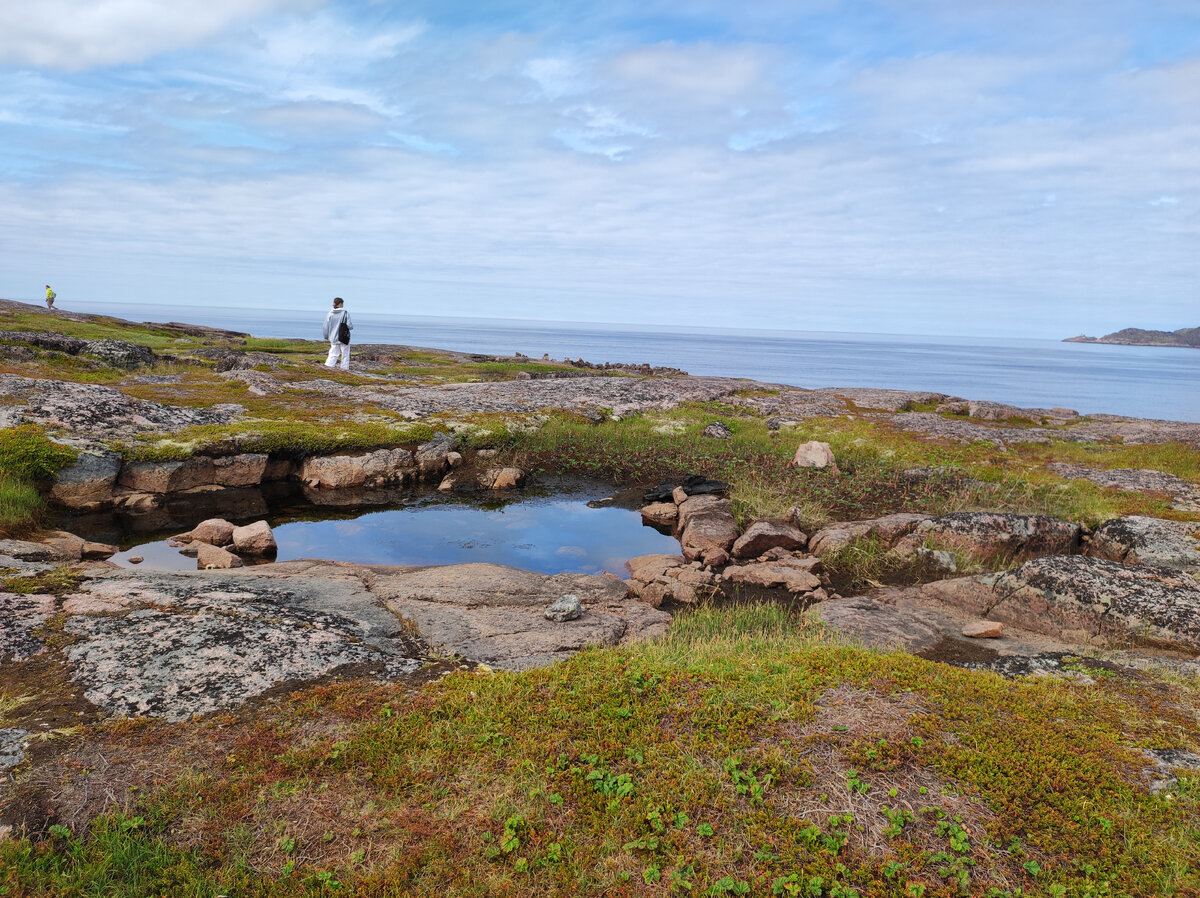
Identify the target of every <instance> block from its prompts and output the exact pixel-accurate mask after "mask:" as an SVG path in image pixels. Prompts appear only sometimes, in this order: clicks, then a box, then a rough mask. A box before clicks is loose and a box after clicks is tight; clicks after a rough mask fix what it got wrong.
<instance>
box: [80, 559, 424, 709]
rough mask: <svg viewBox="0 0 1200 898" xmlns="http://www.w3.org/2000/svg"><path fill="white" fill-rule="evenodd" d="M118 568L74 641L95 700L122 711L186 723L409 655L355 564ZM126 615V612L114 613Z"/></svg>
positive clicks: (100, 584) (100, 587)
mask: <svg viewBox="0 0 1200 898" xmlns="http://www.w3.org/2000/svg"><path fill="white" fill-rule="evenodd" d="M299 568H300V569H299V570H298V571H297V570H296V569H295V568H293V569H291V570H290V571H288V572H287V573H288V574H289V575H288V576H261V575H256V574H253V573H249V572H251V571H261V570H262V569H261V568H260V569H247V568H242V569H240V570H237V571H221V572H200V573H190V574H186V573H185V574H165V573H148V572H147V573H144V572H140V571H139V572H137V573H133V572H129V571H121V572H112V573H109V574H105V575H103V576H101V577H98V578H96V579H94V580H90V581H88V582H86V583H85V584H83V586H82V587H81V588H80V591H79V593H77V594H76V596H75V597H74V598H73V602H74V606H73V607H74V609H75V611H76V613H74V614H73V615H72V616H71V617H69V618H68V620H67V622H66V625H65V629H66V632H67V633H68V634H69V635H71V636H74V637H76V641H75V642H73V643H72V644H70V645H69V646H67V647H66V648H65V655H66V659H67V662H68V664H69V665H70V666H71V669H72V676H73V677H74V678H75V679H76V680H77V681H79V682H80V683H81V684H82V685H83V687H84V694H85V696H86V697H87V699H88V700H89V701H91V702H92V703H93V704H95V705H97V706H99V707H101V708H104V709H106V710H108V711H109V712H111V713H113V714H117V715H119V716H138V717H140V716H151V717H162V718H166V719H168V720H183V719H186V718H188V717H191V716H193V715H195V714H203V713H208V712H211V711H216V710H220V709H222V708H231V707H235V706H237V705H239V704H241V703H242V702H244V701H246V700H247V699H250V698H252V697H254V696H256V695H260V694H262V693H263V692H265V691H266V690H268V689H271V688H273V687H275V686H278V685H279V684H282V683H288V682H302V681H305V680H313V679H316V678H319V677H323V676H326V675H328V674H329V673H331V672H332V671H334V670H336V669H338V668H339V667H342V666H344V665H347V664H358V663H363V662H375V661H385V660H392V659H395V658H397V657H402V656H403V655H404V653H405V651H406V648H405V643H404V637H403V628H402V626H401V624H400V622H399V621H398V620H397V619H396V618H395V617H394V616H393V615H391V614H389V613H388V612H387V611H385V610H383V609H382V608H380V607H379V605H378V603H377V600H376V598H375V597H374V596H373V595H372V594H371V593H369V592H367V591H366V589H364V587H363V585H362V583H361V581H360V580H359V579H358V578H357V577H355V576H354V575H353V569H352V568H351V569H346V568H339V567H337V566H333V565H330V566H327V567H321V566H318V565H312V564H309V565H307V566H304V565H301V566H299ZM116 610H122V611H124V612H125V613H122V614H112V613H105V612H112V611H116Z"/></svg>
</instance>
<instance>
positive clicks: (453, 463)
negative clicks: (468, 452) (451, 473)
mask: <svg viewBox="0 0 1200 898" xmlns="http://www.w3.org/2000/svg"><path fill="white" fill-rule="evenodd" d="M446 461H447V462H449V463H450V467H452V468H457V467H458V466H459V465H461V464H462V463H463V457H462V453H461V452H447V453H446Z"/></svg>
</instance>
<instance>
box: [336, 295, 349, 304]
mask: <svg viewBox="0 0 1200 898" xmlns="http://www.w3.org/2000/svg"><path fill="white" fill-rule="evenodd" d="M345 301H346V300H344V299H342V298H341V297H340V296H335V297H334V298H333V302H334V304H335V305H336V304H337V303H339V302H345Z"/></svg>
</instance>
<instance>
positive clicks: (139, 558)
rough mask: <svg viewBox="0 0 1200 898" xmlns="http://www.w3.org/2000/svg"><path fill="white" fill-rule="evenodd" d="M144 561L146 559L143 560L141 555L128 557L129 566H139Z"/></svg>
mask: <svg viewBox="0 0 1200 898" xmlns="http://www.w3.org/2000/svg"><path fill="white" fill-rule="evenodd" d="M145 560H146V559H145V558H143V557H142V556H141V555H130V556H129V563H130V564H141V563H142V562H143V561H145Z"/></svg>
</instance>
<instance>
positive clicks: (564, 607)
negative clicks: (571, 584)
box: [545, 595, 583, 624]
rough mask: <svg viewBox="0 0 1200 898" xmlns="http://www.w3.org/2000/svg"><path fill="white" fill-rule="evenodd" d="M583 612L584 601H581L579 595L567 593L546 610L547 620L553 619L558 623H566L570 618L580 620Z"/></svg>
mask: <svg viewBox="0 0 1200 898" xmlns="http://www.w3.org/2000/svg"><path fill="white" fill-rule="evenodd" d="M582 614H583V603H582V602H580V601H579V596H576V595H565V596H563V597H562V598H561V599H558V600H557V601H556V602H554V603H553V604H552V605H550V607H549V608H547V609H546V611H545V616H546V620H552V621H555V622H556V623H560V624H562V623H566V622H567V621H569V620H578V619H579V617H580V615H582Z"/></svg>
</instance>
